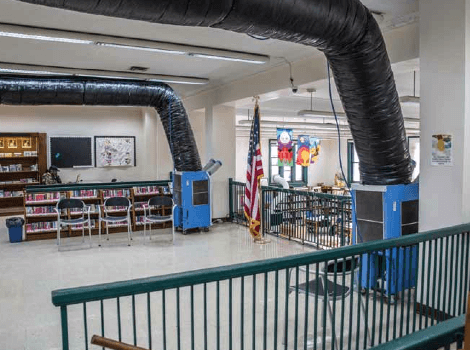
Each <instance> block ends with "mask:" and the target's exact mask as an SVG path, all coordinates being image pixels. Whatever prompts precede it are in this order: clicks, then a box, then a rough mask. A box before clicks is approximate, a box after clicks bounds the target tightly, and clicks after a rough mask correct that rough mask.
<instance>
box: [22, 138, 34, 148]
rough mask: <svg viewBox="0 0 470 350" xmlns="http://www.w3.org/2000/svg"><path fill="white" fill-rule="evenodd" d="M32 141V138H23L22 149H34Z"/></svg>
mask: <svg viewBox="0 0 470 350" xmlns="http://www.w3.org/2000/svg"><path fill="white" fill-rule="evenodd" d="M32 146H33V144H32V140H31V137H23V138H22V139H21V147H22V148H32Z"/></svg>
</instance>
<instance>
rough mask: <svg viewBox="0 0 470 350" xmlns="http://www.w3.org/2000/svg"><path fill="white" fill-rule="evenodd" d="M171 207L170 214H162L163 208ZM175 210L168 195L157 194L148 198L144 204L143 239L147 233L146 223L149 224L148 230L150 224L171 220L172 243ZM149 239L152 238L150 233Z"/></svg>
mask: <svg viewBox="0 0 470 350" xmlns="http://www.w3.org/2000/svg"><path fill="white" fill-rule="evenodd" d="M165 207H170V208H171V215H162V213H164V208H165ZM174 212H175V205H174V204H173V200H172V199H171V198H170V197H165V196H163V197H162V196H158V197H152V198H150V199H149V201H148V203H147V205H145V206H144V239H145V237H146V235H147V224H149V227H150V231H151V230H152V224H157V223H164V222H170V221H171V222H172V224H171V228H172V234H173V243H174V242H175V225H174V222H173V214H174ZM149 239H152V234H151V233H150V234H149Z"/></svg>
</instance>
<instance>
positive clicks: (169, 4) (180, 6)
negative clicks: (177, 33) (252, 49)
mask: <svg viewBox="0 0 470 350" xmlns="http://www.w3.org/2000/svg"><path fill="white" fill-rule="evenodd" d="M20 1H23V2H28V3H32V4H38V5H46V6H52V7H56V8H62V9H68V10H74V11H80V12H86V13H90V14H96V15H105V16H110V17H120V18H127V19H135V20H142V21H147V22H154V23H164V24H175V25H185V26H203V27H213V28H220V29H225V30H230V31H234V32H239V33H248V34H252V35H253V34H255V35H260V36H263V37H267V38H272V39H279V40H284V41H289V42H295V43H299V44H304V45H310V46H314V47H316V48H318V49H319V50H321V51H323V52H324V53H325V55H326V57H327V59H328V60H329V62H330V64H331V67H332V71H333V75H334V78H335V81H336V85H337V88H338V92H339V94H340V97H341V100H342V102H343V106H344V109H345V112H346V115H347V117H348V121H349V125H350V128H351V133H352V136H353V139H354V142H355V146H356V150H357V154H358V156H359V161H360V163H359V164H360V165H359V167H360V172H361V176H362V180H363V183H364V184H368V185H384V184H385V185H392V184H403V183H408V182H410V179H411V175H412V167H411V164H410V159H411V158H410V154H409V151H408V145H407V142H406V134H405V128H404V121H403V116H402V112H401V107H400V104H399V99H398V94H397V91H396V87H395V81H394V77H393V73H392V70H391V66H390V61H389V58H388V55H387V51H386V48H385V43H384V40H383V37H382V34H381V32H380V28H379V26H378V24H377V22H376V21H375V19H374V18H373V17H372V15H371V13H370V11H369V10H368V9H367V8H366V7H365V6H364V5H362V3H361V2H360V1H359V0H275V1H266V0H153V1H149V0H120V1H113V0H60V1H58V0H20Z"/></svg>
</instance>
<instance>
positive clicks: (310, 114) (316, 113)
mask: <svg viewBox="0 0 470 350" xmlns="http://www.w3.org/2000/svg"><path fill="white" fill-rule="evenodd" d="M297 115H298V116H299V117H334V116H335V115H334V113H333V112H323V111H312V110H310V109H304V110H302V111H298V112H297ZM336 116H338V117H345V116H346V113H343V112H336Z"/></svg>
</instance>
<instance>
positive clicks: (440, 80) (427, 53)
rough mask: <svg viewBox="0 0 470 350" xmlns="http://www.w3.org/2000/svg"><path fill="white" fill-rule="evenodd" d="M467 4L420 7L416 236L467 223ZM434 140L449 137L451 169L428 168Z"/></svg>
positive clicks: (429, 2)
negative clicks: (443, 135)
mask: <svg viewBox="0 0 470 350" xmlns="http://www.w3.org/2000/svg"><path fill="white" fill-rule="evenodd" d="M469 13H470V0H446V1H441V0H426V1H422V2H420V66H421V74H420V75H421V173H420V230H421V231H425V230H429V229H437V228H442V227H446V226H450V225H456V224H461V223H463V222H469V221H470V148H469V146H470V96H469V93H470V89H469V84H470V70H469V68H470V54H469V53H470V27H469V24H470V17H469ZM434 134H452V135H453V158H454V161H453V165H452V166H432V165H431V142H432V140H431V139H432V135H434Z"/></svg>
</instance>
